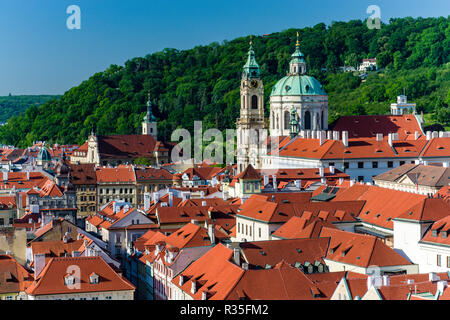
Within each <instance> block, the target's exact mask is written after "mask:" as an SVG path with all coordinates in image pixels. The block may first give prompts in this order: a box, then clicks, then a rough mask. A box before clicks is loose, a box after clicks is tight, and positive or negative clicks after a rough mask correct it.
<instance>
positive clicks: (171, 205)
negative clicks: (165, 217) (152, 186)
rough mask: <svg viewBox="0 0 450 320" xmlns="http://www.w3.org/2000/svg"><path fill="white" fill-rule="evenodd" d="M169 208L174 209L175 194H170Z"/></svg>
mask: <svg viewBox="0 0 450 320" xmlns="http://www.w3.org/2000/svg"><path fill="white" fill-rule="evenodd" d="M169 207H173V193H172V192H169Z"/></svg>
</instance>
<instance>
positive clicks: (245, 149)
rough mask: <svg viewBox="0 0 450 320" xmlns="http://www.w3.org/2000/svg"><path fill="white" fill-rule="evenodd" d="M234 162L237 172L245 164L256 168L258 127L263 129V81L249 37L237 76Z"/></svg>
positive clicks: (258, 160) (259, 162) (259, 159)
mask: <svg viewBox="0 0 450 320" xmlns="http://www.w3.org/2000/svg"><path fill="white" fill-rule="evenodd" d="M236 128H237V152H238V155H237V164H238V172H242V171H244V170H245V169H246V168H247V166H248V165H249V164H251V165H253V167H254V168H256V169H260V168H261V166H262V163H261V157H260V156H261V153H262V151H261V145H262V141H260V140H261V136H260V130H265V129H266V126H265V119H264V84H263V81H262V79H261V70H260V67H259V65H258V63H257V62H256V59H255V52H254V51H253V42H252V41H250V48H249V50H248V58H247V63H246V64H245V65H244V68H243V72H242V79H241V110H240V118H239V119H237V123H236Z"/></svg>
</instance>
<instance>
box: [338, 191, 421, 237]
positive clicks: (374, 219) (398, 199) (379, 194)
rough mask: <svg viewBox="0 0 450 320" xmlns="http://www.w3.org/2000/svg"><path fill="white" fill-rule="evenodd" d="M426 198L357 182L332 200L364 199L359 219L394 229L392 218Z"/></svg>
mask: <svg viewBox="0 0 450 320" xmlns="http://www.w3.org/2000/svg"><path fill="white" fill-rule="evenodd" d="M425 198H426V196H424V195H420V194H415V193H410V192H404V191H398V190H393V189H386V188H380V187H376V186H368V185H361V184H355V185H354V186H352V187H350V188H348V189H347V190H344V191H343V192H341V193H339V194H338V195H337V196H336V197H335V198H334V199H333V200H332V201H331V202H335V201H345V200H363V201H365V205H364V207H363V208H362V210H361V211H360V214H359V216H358V218H359V219H362V220H363V221H364V222H366V223H371V224H374V225H377V226H380V227H383V228H386V229H393V227H394V223H393V221H392V219H394V218H397V217H398V216H400V215H401V214H403V213H404V212H405V211H407V210H408V209H410V208H411V206H414V205H416V204H418V203H419V202H421V201H422V200H423V199H425Z"/></svg>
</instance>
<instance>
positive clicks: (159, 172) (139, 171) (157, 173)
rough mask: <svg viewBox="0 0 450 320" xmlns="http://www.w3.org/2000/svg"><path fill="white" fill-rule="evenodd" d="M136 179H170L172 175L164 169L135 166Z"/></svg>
mask: <svg viewBox="0 0 450 320" xmlns="http://www.w3.org/2000/svg"><path fill="white" fill-rule="evenodd" d="M135 172H136V180H137V181H143V180H172V179H173V175H172V174H171V173H170V172H169V171H167V170H166V169H156V168H136V169H135Z"/></svg>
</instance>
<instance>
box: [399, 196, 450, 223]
mask: <svg viewBox="0 0 450 320" xmlns="http://www.w3.org/2000/svg"><path fill="white" fill-rule="evenodd" d="M449 215H450V203H447V202H445V201H444V200H443V199H430V198H425V199H422V201H420V202H419V203H417V204H416V205H414V206H413V207H411V208H409V209H408V210H406V211H405V212H404V213H403V214H401V215H399V216H398V218H401V219H407V220H416V221H438V220H440V219H442V218H445V217H447V216H449Z"/></svg>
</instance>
